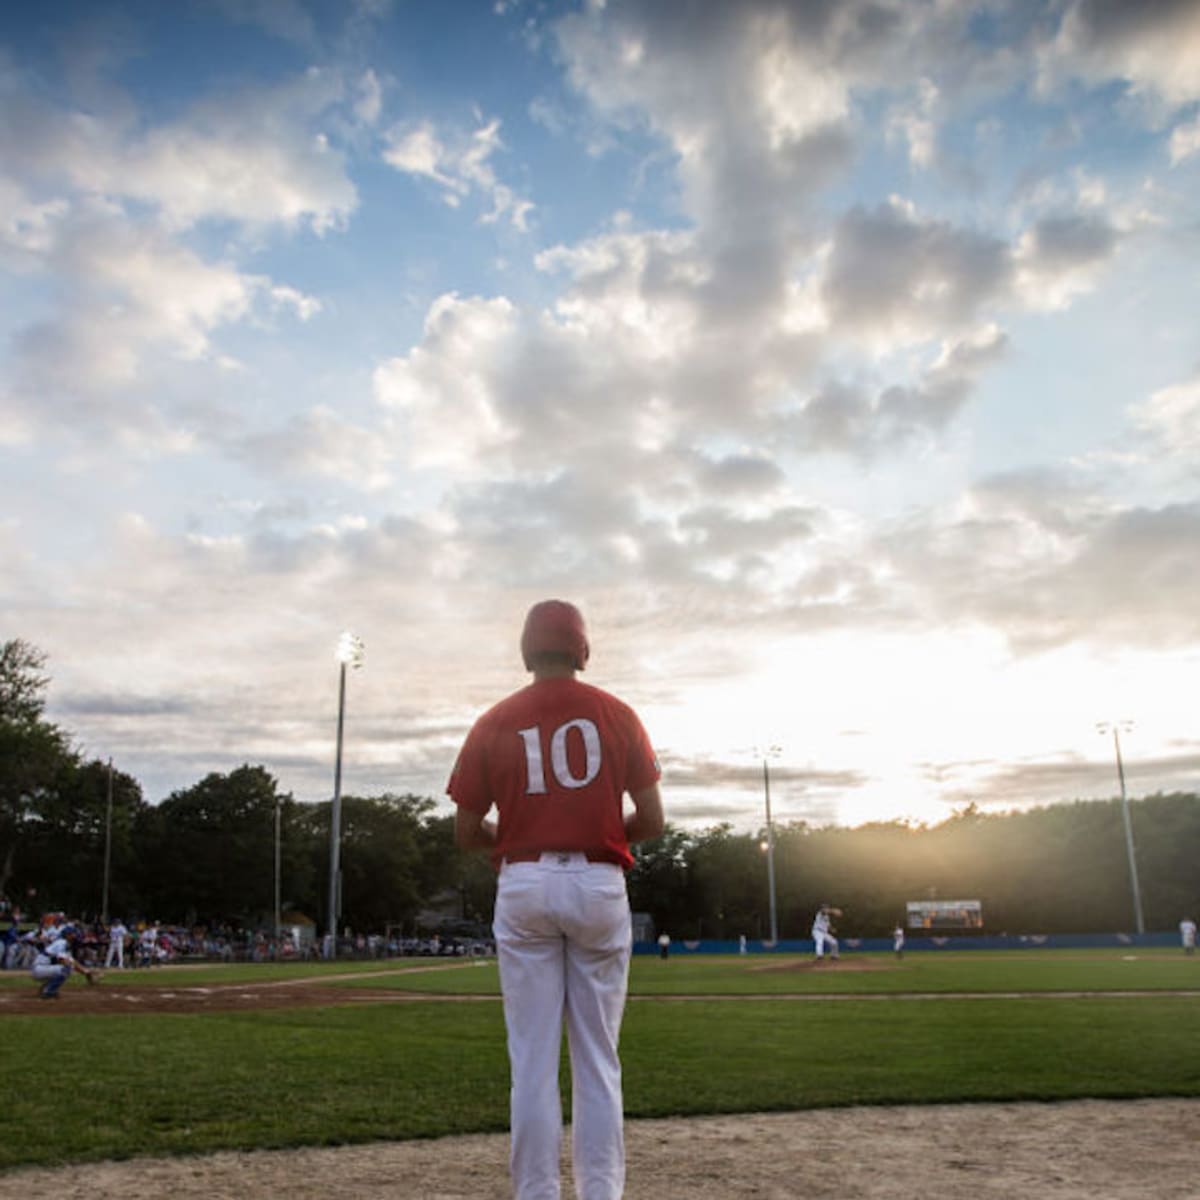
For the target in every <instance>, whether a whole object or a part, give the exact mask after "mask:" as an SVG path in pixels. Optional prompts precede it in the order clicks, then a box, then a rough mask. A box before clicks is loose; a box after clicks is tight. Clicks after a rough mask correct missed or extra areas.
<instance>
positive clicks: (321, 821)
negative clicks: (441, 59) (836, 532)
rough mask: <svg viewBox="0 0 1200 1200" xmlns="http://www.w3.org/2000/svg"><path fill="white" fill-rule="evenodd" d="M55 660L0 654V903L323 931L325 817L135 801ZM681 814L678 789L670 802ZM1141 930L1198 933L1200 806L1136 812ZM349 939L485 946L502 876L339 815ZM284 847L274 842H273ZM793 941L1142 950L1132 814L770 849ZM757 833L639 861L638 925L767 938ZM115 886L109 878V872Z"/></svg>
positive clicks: (693, 839)
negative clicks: (974, 909) (922, 933)
mask: <svg viewBox="0 0 1200 1200" xmlns="http://www.w3.org/2000/svg"><path fill="white" fill-rule="evenodd" d="M48 685H49V679H48V676H47V675H46V673H45V659H44V656H43V655H42V654H41V653H40V652H39V651H38V650H37V649H36V648H34V647H32V646H30V645H29V644H27V643H25V642H23V641H21V640H19V639H14V640H10V641H7V642H5V643H3V644H0V898H4V897H6V898H7V899H8V900H9V901H10V902H11V904H12V905H13V906H14V907H18V908H21V909H23V910H25V911H26V912H29V913H31V914H33V913H37V912H41V911H51V910H55V911H56V910H62V911H66V912H70V913H72V914H74V915H77V916H100V915H102V914H101V904H102V887H103V881H104V879H105V877H106V876H107V879H108V911H109V914H110V915H120V916H123V917H124V918H125V919H126V920H129V919H137V918H143V919H148V920H160V921H167V922H172V923H180V924H188V925H193V924H204V925H210V926H211V925H214V924H233V925H240V926H242V927H245V928H255V927H258V928H264V927H269V924H270V921H271V920H272V919H273V912H274V902H275V887H276V876H275V861H276V854H277V853H278V859H279V864H280V870H279V886H280V893H281V895H280V899H281V902H282V905H281V906H282V907H283V908H284V909H285V910H290V911H299V912H301V913H303V914H305V915H307V916H308V917H310V918H311V919H313V920H314V921H315V922H316V923H317V924H318V925H319V927H320V928H321V929H322V930H324V929H325V928H326V926H327V913H326V908H327V905H328V881H329V840H330V821H331V804H330V803H329V802H323V803H305V802H301V801H297V800H296V799H295V798H294V797H293V796H292V795H290V794H289V793H286V792H282V791H280V789H279V785H278V783H277V781H276V780H275V778H274V777H273V776H272V775H271V773H270V772H269V771H268V770H267V768H266V767H265V766H262V765H250V764H245V765H242V766H239V767H237V768H236V769H234V770H232V771H230V772H229V773H227V774H220V773H214V774H210V775H208V776H206V777H205V778H204V779H202V780H200V781H199V782H198V783H196V784H194V785H193V786H191V787H188V788H183V789H180V790H178V791H175V792H172V793H171V795H169V796H168V797H167V798H166V799H164V800H163V801H162V802H161V803H159V804H156V805H152V804H149V803H147V802H146V801H145V799H144V797H143V795H142V789H141V786H140V784H139V783H138V781H137V780H136V779H135V778H133V777H132V776H131V775H129V774H127V773H126V772H123V771H121V770H119V769H116V768H114V767H111V766H110V765H109V764H107V763H105V762H102V761H99V760H88V759H86V758H85V757H84V756H83V755H81V754H80V753H79V752H78V751H77V750H75V749H74V747H73V746H72V743H71V738H70V735H69V734H68V733H67V732H66V731H64V730H62V729H60V728H59V727H58V726H56V725H54V724H53V723H51V722H49V721H48V720H47V719H46V717H45V691H46V689H47V687H48ZM668 796H669V781H668ZM1131 809H1132V814H1133V828H1134V836H1135V840H1136V844H1137V859H1138V868H1139V875H1140V879H1141V884H1142V888H1141V891H1142V901H1143V907H1144V910H1145V917H1146V925H1147V928H1148V929H1151V930H1154V929H1173V928H1175V927H1176V926H1177V925H1178V922H1179V920H1180V918H1181V917H1183V916H1186V915H1192V916H1193V917H1195V916H1200V871H1198V870H1197V864H1200V796H1197V795H1195V794H1182V793H1178V794H1172V795H1155V796H1150V797H1146V798H1144V799H1141V800H1138V801H1134V802H1133V803H1132V805H1131ZM341 828H342V841H341V868H342V886H341V913H342V918H341V922H342V924H343V925H345V926H349V927H350V928H351V929H353V930H354V931H355V932H383V931H384V929H385V928H386V926H388V925H399V926H401V927H402V928H403V929H404V930H405V931H414V930H416V928H417V927H418V925H419V924H420V923H421V922H422V921H425V922H426V923H430V922H432V921H433V920H434V918H433V916H432V914H433V913H434V912H437V913H440V914H443V917H444V918H445V919H451V920H453V919H458V920H464V921H468V922H477V923H480V924H485V925H486V924H487V923H489V922H490V920H491V916H492V907H493V904H494V898H495V875H494V873H493V872H492V869H491V867H490V866H489V865H488V863H487V862H486V861H485V860H484V859H482V858H481V857H479V856H477V855H467V854H462V853H461V852H459V851H458V850H457V849H456V848H455V846H454V839H453V819H452V817H451V816H449V815H448V814H445V813H444V812H439V810H438V807H437V804H436V802H435V801H434V800H433V799H431V798H429V797H421V796H415V795H395V794H390V793H386V794H383V795H376V796H353V795H351V796H345V797H343V798H342V822H341ZM277 830H278V834H277ZM774 842H775V850H774V859H775V878H776V909H777V923H778V929H779V934H780V936H781V937H782V938H799V937H805V936H807V934H808V930H809V927H810V926H811V922H812V916H813V913H814V912H815V910H816V909H817V907H818V906H819V905H821V904H822V903H831V904H835V905H837V906H838V907H839V908H841V909H842V910H843V914H844V915H843V917H842V919H841V922H840V932H841V933H843V934H844V935H848V936H856V935H857V936H863V937H870V936H879V935H882V934H884V933H886V932H887V931H889V930H890V929H891V928H892V927H893V926H894V925H895V923H896V922H897V921H898V920H902V919H903V917H904V911H905V903H906V902H907V901H909V900H921V899H927V898H940V899H974V900H979V901H981V902H982V906H983V918H984V926H985V931H986V932H992V933H1001V932H1007V933H1012V934H1017V933H1051V932H1088V931H1098V930H1130V929H1131V928H1132V926H1133V915H1132V901H1131V891H1130V880H1129V869H1128V863H1127V858H1126V848H1125V840H1124V830H1123V825H1122V814H1121V806H1120V801H1119V800H1117V799H1113V800H1104V801H1075V802H1073V803H1062V804H1055V805H1050V806H1047V807H1041V808H1034V809H1030V810H1027V811H1020V812H1006V813H986V814H985V813H982V812H980V811H979V810H978V809H976V808H975V807H974V806H969V807H967V808H966V809H964V810H963V811H961V812H959V813H957V814H956V815H955V816H953V817H951V818H950V819H949V820H947V821H944V822H942V823H940V824H937V825H934V826H923V825H910V824H907V823H903V822H883V823H877V824H871V825H864V826H860V827H857V828H853V829H846V828H839V827H820V828H818V827H813V826H810V825H807V824H805V823H803V822H794V823H789V824H783V825H777V826H776V828H775V836H774ZM761 844H762V831H758V832H753V833H741V832H737V831H735V830H734V829H732V827H730V826H729V825H717V826H714V827H711V828H708V829H704V830H699V831H692V830H684V829H681V828H677V827H673V826H668V828H667V830H666V832H665V833H664V834H663V836H662V837H660V838H658V839H657V840H656V841H654V842H650V843H647V844H645V845H642V846H638V847H636V848H635V855H636V863H635V866H634V868H633V869H632V870H631V871H630V874H629V891H630V900H631V904H632V906H633V908H634V910H635V911H638V912H645V913H648V914H650V916H651V918H652V920H653V922H654V925H655V928H656V929H666V930H668V931H669V932H670V933H671V934H672V936H673V937H679V938H721V939H734V938H737V937H738V936H739V935H742V934H744V935H745V936H746V937H748V938H751V939H759V938H764V937H766V936H768V931H769V917H768V913H769V904H770V899H769V895H768V889H767V872H766V864H765V861H764V854H763V851H762V845H761ZM106 846H107V851H108V868H107V872H106V871H105V852H106Z"/></svg>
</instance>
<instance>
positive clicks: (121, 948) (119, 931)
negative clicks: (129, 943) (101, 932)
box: [104, 917, 129, 970]
mask: <svg viewBox="0 0 1200 1200" xmlns="http://www.w3.org/2000/svg"><path fill="white" fill-rule="evenodd" d="M128 936H129V930H128V929H127V928H126V927H125V925H124V923H123V922H122V921H121V919H120V917H118V918H117V919H116V920H115V921H114V922H113V923H112V924H111V925H110V926H109V927H108V956H107V957H106V958H105V960H104V965H105V966H106V967H116V968H117V969H118V970H122V969H124V966H125V939H126V938H127V937H128Z"/></svg>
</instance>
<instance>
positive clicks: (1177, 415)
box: [1130, 377, 1200, 466]
mask: <svg viewBox="0 0 1200 1200" xmlns="http://www.w3.org/2000/svg"><path fill="white" fill-rule="evenodd" d="M1130 415H1131V417H1132V419H1133V424H1134V428H1135V429H1136V430H1137V431H1138V432H1139V433H1141V434H1142V435H1143V436H1145V437H1147V438H1148V439H1149V440H1150V442H1151V444H1152V446H1153V447H1154V451H1155V453H1158V454H1162V453H1165V454H1168V455H1170V456H1172V457H1178V458H1181V459H1184V460H1186V461H1190V462H1191V463H1192V465H1193V466H1194V465H1195V464H1197V463H1200V377H1197V378H1194V379H1189V380H1187V381H1185V382H1184V383H1178V384H1174V385H1173V386H1171V387H1166V388H1162V389H1161V390H1159V391H1157V392H1155V393H1154V394H1153V395H1152V396H1151V397H1150V398H1149V399H1148V400H1144V401H1142V402H1141V403H1140V404H1137V405H1134V406H1133V409H1132V412H1131V414H1130Z"/></svg>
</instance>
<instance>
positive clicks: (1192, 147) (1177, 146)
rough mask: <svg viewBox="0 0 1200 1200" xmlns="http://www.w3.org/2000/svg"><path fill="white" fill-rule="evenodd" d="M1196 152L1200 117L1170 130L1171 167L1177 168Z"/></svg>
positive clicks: (1199, 133) (1199, 131)
mask: <svg viewBox="0 0 1200 1200" xmlns="http://www.w3.org/2000/svg"><path fill="white" fill-rule="evenodd" d="M1197 151H1200V116H1197V117H1194V118H1193V119H1192V120H1191V121H1183V122H1181V123H1180V124H1178V125H1176V126H1175V128H1174V129H1172V130H1171V142H1170V153H1171V166H1173V167H1175V166H1178V165H1179V164H1180V163H1181V162H1183V161H1184V159H1188V158H1191V157H1192V155H1193V154H1195V153H1197Z"/></svg>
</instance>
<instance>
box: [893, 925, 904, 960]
mask: <svg viewBox="0 0 1200 1200" xmlns="http://www.w3.org/2000/svg"><path fill="white" fill-rule="evenodd" d="M892 952H893V953H894V954H895V955H896V957H897V958H903V957H904V926H903V925H897V926H896V928H895V929H893V930H892Z"/></svg>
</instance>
